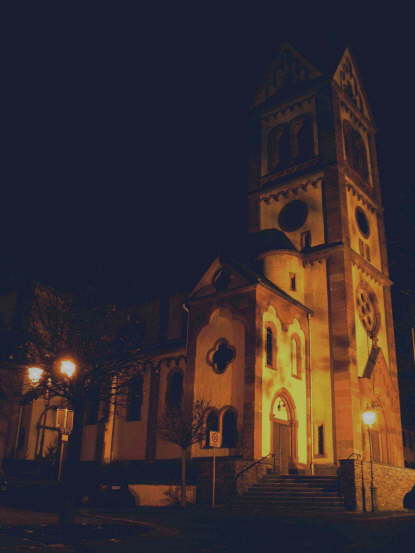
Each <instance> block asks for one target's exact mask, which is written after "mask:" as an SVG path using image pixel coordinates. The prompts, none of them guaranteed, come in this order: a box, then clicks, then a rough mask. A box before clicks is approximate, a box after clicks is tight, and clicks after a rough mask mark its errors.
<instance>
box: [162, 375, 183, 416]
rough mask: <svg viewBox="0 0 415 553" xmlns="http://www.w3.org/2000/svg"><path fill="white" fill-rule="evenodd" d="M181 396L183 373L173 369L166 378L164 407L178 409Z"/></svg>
mask: <svg viewBox="0 0 415 553" xmlns="http://www.w3.org/2000/svg"><path fill="white" fill-rule="evenodd" d="M182 397H183V373H182V372H181V371H176V370H175V371H173V372H171V373H170V374H169V376H168V378H167V391H166V407H167V409H180V407H181V405H182Z"/></svg>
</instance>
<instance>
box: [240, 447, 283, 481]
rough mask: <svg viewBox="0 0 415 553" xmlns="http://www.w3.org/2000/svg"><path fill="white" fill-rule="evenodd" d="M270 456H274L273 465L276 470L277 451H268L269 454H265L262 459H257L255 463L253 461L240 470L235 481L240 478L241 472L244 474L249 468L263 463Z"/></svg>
mask: <svg viewBox="0 0 415 553" xmlns="http://www.w3.org/2000/svg"><path fill="white" fill-rule="evenodd" d="M270 457H272V467H273V470H274V472H275V469H276V459H275V457H276V456H275V453H268V455H264V457H261V459H258V460H257V461H254V462H253V463H251V464H250V465H248V466H247V467H244V468H243V469H242V470H240V471H239V472H238V473H236V475H235V481H236V480H238V478H239V477H240V476H241V474H243V473H244V472H246V471H247V470H249V469H251V468H253V467H255V466H256V465H259V464H260V463H263V462H264V461H265V459H269V458H270Z"/></svg>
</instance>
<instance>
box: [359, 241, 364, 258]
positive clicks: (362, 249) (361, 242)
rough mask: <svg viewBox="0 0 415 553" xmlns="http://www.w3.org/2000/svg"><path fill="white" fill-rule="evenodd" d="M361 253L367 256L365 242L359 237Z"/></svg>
mask: <svg viewBox="0 0 415 553" xmlns="http://www.w3.org/2000/svg"><path fill="white" fill-rule="evenodd" d="M359 253H360V255H363V257H364V256H365V244H364V242H363V240H362V239H361V238H359Z"/></svg>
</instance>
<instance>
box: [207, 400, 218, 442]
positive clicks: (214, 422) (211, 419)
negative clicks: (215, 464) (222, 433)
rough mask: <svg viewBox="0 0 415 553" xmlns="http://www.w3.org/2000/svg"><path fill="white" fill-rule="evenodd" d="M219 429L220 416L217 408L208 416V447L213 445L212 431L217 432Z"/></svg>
mask: <svg viewBox="0 0 415 553" xmlns="http://www.w3.org/2000/svg"><path fill="white" fill-rule="evenodd" d="M218 430H219V417H218V412H217V411H216V409H212V410H211V411H209V413H208V416H207V417H206V439H205V443H206V447H212V446H211V445H210V432H217V431H218Z"/></svg>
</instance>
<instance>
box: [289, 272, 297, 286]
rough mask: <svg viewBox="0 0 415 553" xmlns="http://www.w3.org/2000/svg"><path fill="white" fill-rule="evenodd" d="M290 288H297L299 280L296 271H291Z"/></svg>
mask: <svg viewBox="0 0 415 553" xmlns="http://www.w3.org/2000/svg"><path fill="white" fill-rule="evenodd" d="M290 290H297V280H296V276H295V273H290Z"/></svg>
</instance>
